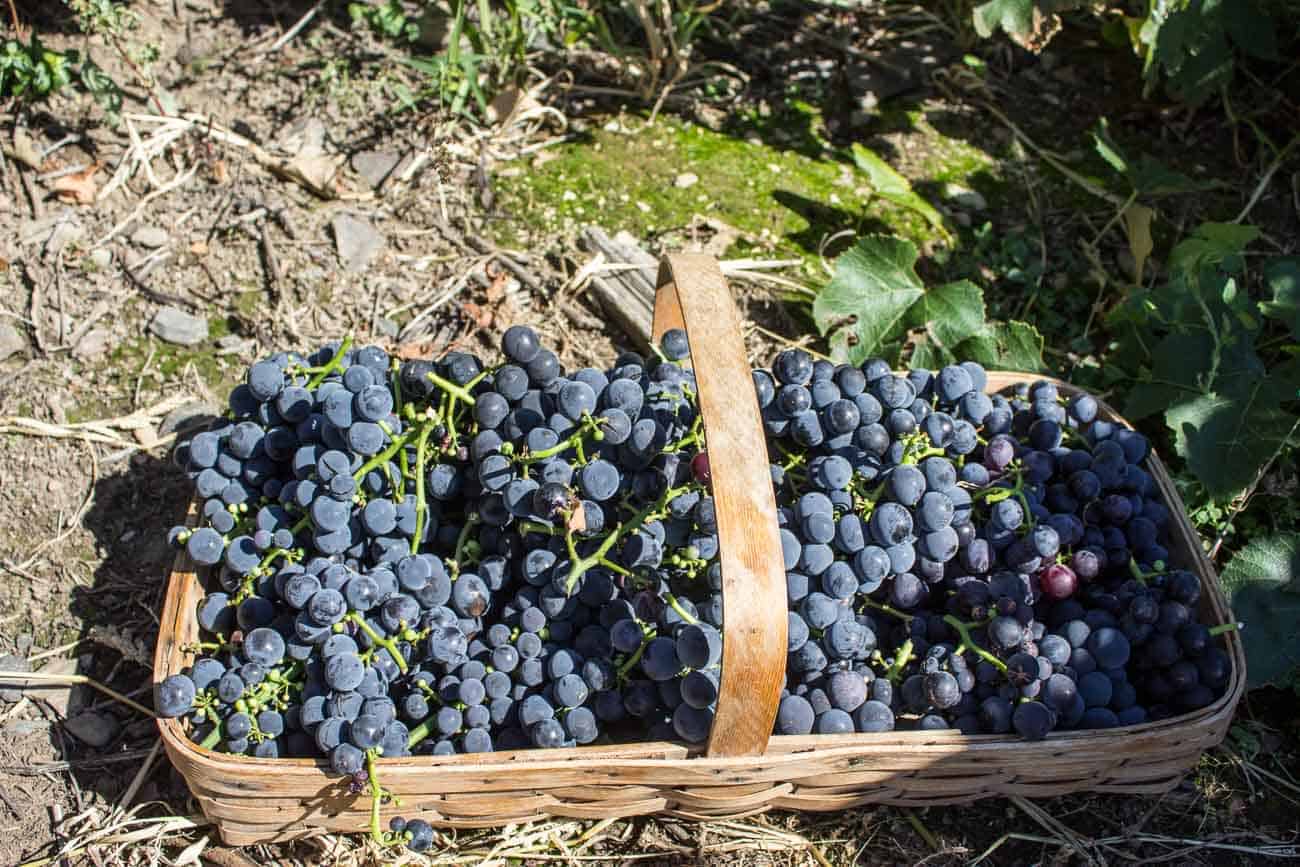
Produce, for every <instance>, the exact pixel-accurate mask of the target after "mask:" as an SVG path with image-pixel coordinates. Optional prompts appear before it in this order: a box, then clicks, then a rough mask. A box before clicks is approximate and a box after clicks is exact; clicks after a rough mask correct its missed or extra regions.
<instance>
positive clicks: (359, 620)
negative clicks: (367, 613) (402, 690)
mask: <svg viewBox="0 0 1300 867" xmlns="http://www.w3.org/2000/svg"><path fill="white" fill-rule="evenodd" d="M344 619H345V620H350V621H352V622H353V623H355V624H356V625H357V628H358V629H360V630H361V631H362V632H364V633H365V634H366V637H367V638H369V639H370V643H371V644H374V645H375V646H377V647H382V648H383V649H384V650H387V651H388V655H389V656H391V657H392V658H393V661H394V662H396V663H397V668H398V670H399V671H401V672H402V674H406V669H407V666H406V658H405V657H404V656H402V652H401V651H400V650H398V649H397V642H396V641H393V639H391V638H384V637H383V636H382V635H380V634H379V633H378V632H375V629H374V627H373V626H371V625H370V624H369V623H367V622H366V618H364V617H362V616H361V615H360V614H358V613H356V612H355V611H349V612H348V614H347V615H346V616H345V617H344Z"/></svg>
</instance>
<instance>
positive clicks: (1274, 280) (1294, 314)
mask: <svg viewBox="0 0 1300 867" xmlns="http://www.w3.org/2000/svg"><path fill="white" fill-rule="evenodd" d="M1264 282H1265V284H1266V285H1267V286H1268V287H1269V288H1270V289H1272V290H1273V300H1272V301H1268V302H1266V303H1265V304H1264V305H1263V309H1264V315H1265V316H1270V317H1272V318H1274V319H1280V320H1281V321H1283V322H1285V323H1286V324H1287V326H1288V327H1290V329H1291V336H1292V337H1294V338H1295V339H1296V340H1300V259H1297V258H1296V257H1294V256H1287V257H1285V258H1281V259H1274V260H1273V261H1271V262H1269V263H1268V265H1267V266H1265V268H1264Z"/></svg>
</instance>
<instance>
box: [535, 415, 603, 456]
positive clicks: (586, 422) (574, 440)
mask: <svg viewBox="0 0 1300 867" xmlns="http://www.w3.org/2000/svg"><path fill="white" fill-rule="evenodd" d="M604 423H605V419H604V417H603V416H602V417H600V418H594V417H592V416H590V415H588V416H585V417H583V419H582V422H581V423H580V425H579V427H578V429H577V430H576V431H574V432H573V433H571V434H569V436H568V437H567V438H566V439H563V440H560V441H559V442H558V443H556V444H555V445H553V446H551V447H550V448H548V449H541V450H540V451H535V452H529V453H528V454H526V455H518V456H516V457H515V459H514V461H515V463H516V464H518V465H519V466H524V467H526V466H528V465H530V464H535V463H537V462H538V461H544V460H546V459H547V458H553V457H555V456H556V455H560V454H564V452H566V451H568V450H569V449H578V450H579V457H581V455H582V453H581V449H582V447H583V444H584V442H585V441H586V440H587V438H589V437H594V436H595V435H596V434H598V433H601V434H603V432H602V431H601V430H600V426H601V425H602V424H604ZM585 462H586V461H585V460H584V461H582V463H585Z"/></svg>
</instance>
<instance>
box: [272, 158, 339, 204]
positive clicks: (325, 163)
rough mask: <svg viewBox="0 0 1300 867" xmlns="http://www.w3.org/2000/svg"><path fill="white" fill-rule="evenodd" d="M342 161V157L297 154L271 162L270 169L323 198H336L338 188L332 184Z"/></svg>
mask: <svg viewBox="0 0 1300 867" xmlns="http://www.w3.org/2000/svg"><path fill="white" fill-rule="evenodd" d="M342 163H343V158H342V157H334V156H323V155H322V156H302V155H299V156H296V157H294V158H293V159H290V160H288V161H286V162H282V163H277V164H273V165H271V166H270V169H271V171H273V172H275V173H276V174H277V175H280V176H281V177H283V178H285V179H286V180H290V181H293V182H294V183H297V184H300V185H302V186H304V187H306V188H307V189H308V190H310V191H312V192H313V193H315V194H316V195H318V196H320V197H321V198H323V199H336V198H338V188H337V187H336V186H335V184H334V176H335V175H337V174H338V171H339V166H340V165H341V164H342Z"/></svg>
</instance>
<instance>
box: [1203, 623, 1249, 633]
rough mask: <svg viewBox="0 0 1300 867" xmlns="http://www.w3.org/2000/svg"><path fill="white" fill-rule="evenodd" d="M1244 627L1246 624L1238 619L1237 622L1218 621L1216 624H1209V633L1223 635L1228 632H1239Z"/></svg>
mask: <svg viewBox="0 0 1300 867" xmlns="http://www.w3.org/2000/svg"><path fill="white" fill-rule="evenodd" d="M1245 628H1246V624H1244V623H1241V622H1240V621H1238V622H1237V623H1220V624H1219V625H1218V626H1211V627H1210V629H1209V632H1210V634H1211V635H1224V634H1225V633H1228V632H1240V631H1241V630H1243V629H1245Z"/></svg>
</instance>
